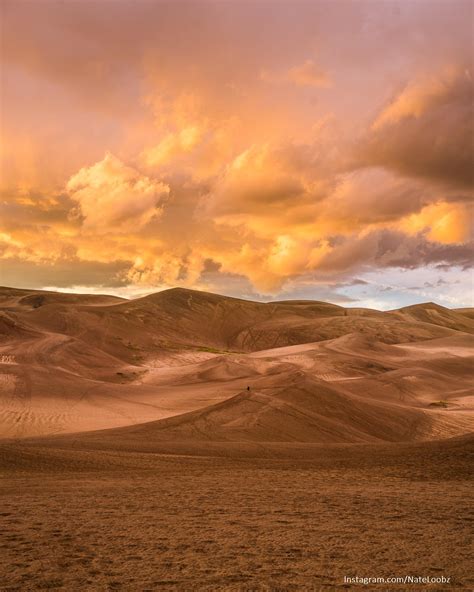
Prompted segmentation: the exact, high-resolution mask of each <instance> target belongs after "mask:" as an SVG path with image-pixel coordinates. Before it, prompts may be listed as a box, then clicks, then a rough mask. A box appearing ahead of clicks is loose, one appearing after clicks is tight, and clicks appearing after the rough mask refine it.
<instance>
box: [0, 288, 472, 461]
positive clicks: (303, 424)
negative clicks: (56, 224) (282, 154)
mask: <svg viewBox="0 0 474 592" xmlns="http://www.w3.org/2000/svg"><path fill="white" fill-rule="evenodd" d="M0 306H1V308H0V331H1V333H0V339H1V340H0V362H1V363H0V396H1V399H0V401H1V405H0V437H3V438H8V439H11V438H14V439H16V438H32V437H33V438H34V437H38V436H41V437H46V436H48V437H50V436H53V435H55V434H68V433H69V434H73V433H74V434H75V436H74V437H75V438H76V441H77V437H78V436H77V434H79V433H81V434H82V435H81V436H80V440H81V442H83V443H84V445H86V444H87V443H89V444H91V443H94V445H97V442H99V441H103V442H104V443H107V446H111V445H112V442H113V441H120V442H121V445H122V446H124V445H126V444H127V442H128V444H129V445H130V446H132V448H133V447H135V448H137V447H138V448H140V446H141V445H143V446H145V443H146V447H147V449H149V448H150V442H155V444H156V446H157V447H161V448H162V447H163V443H164V442H167V443H168V445H171V444H172V443H175V444H176V446H178V444H179V445H181V446H182V444H183V442H185V443H186V446H185V447H186V449H188V450H189V449H192V446H193V443H194V444H195V445H196V446H197V445H198V444H199V446H202V445H203V443H207V445H208V444H209V443H219V442H220V443H227V444H226V445H227V446H229V443H232V442H234V443H240V444H242V443H248V444H255V443H272V442H273V443H279V444H281V443H283V442H287V443H289V444H294V443H301V444H304V445H308V444H338V443H346V444H348V443H354V444H355V443H358V444H360V443H381V442H415V441H420V440H429V439H440V438H450V437H456V436H460V435H462V434H466V433H469V432H472V431H473V426H474V423H473V413H472V412H473V389H472V384H473V383H472V368H473V364H472V362H473V355H472V343H473V340H474V337H473V333H474V320H473V319H472V318H471V317H470V316H469V314H466V311H463V312H460V311H452V310H450V309H446V308H444V307H441V306H439V305H436V304H433V303H427V304H420V305H415V306H410V307H405V308H402V309H400V310H397V311H389V312H381V311H374V310H369V309H367V310H365V309H350V308H343V307H341V306H338V305H333V304H329V303H325V302H314V301H281V302H270V303H261V302H252V301H246V300H241V299H237V298H230V297H225V296H220V295H217V294H210V293H205V292H198V291H194V290H186V289H182V288H175V289H170V290H165V291H163V292H159V293H156V294H152V295H149V296H145V297H143V298H138V299H136V300H130V301H129V300H123V299H119V298H114V297H109V296H105V297H102V296H95V295H92V296H91V295H78V294H62V293H54V292H42V291H38V290H36V291H32V290H16V289H13V288H1V289H0ZM247 389H249V390H247ZM104 430H105V431H104ZM88 432H90V433H88ZM60 438H62V439H64V438H67V436H60ZM132 441H133V442H132ZM140 443H141V444H140ZM87 445H88V444H87ZM104 445H105V444H104Z"/></svg>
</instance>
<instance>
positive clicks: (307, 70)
mask: <svg viewBox="0 0 474 592" xmlns="http://www.w3.org/2000/svg"><path fill="white" fill-rule="evenodd" d="M288 80H291V81H292V82H294V83H295V84H296V85H297V86H313V87H322V88H327V87H329V86H331V84H332V82H331V79H330V78H329V75H328V74H327V72H325V71H324V70H323V69H322V68H321V67H320V66H318V65H317V64H315V63H314V62H313V60H306V61H305V62H304V63H303V64H301V65H300V66H294V67H293V68H291V69H290V70H289V72H288Z"/></svg>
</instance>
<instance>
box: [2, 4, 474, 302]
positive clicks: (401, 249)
mask: <svg viewBox="0 0 474 592" xmlns="http://www.w3.org/2000/svg"><path fill="white" fill-rule="evenodd" d="M0 5H1V23H2V24H1V27H2V28H1V46H0V47H1V51H0V58H1V69H0V82H1V88H0V140H1V141H0V284H2V285H8V286H14V287H22V288H25V287H28V288H47V289H58V290H65V291H76V292H92V293H108V294H117V295H120V296H125V297H136V296H139V295H143V294H147V293H150V292H153V291H158V290H162V289H166V288H168V287H175V286H182V287H187V288H194V289H199V290H207V291H211V292H217V293H221V294H227V295H231V296H238V297H243V298H253V299H258V300H275V299H278V300H281V299H300V298H301V299H316V300H327V301H331V302H334V303H338V304H342V305H346V306H368V307H373V308H380V309H390V308H397V307H400V306H404V305H408V304H413V303H417V302H426V301H434V302H437V303H439V304H442V305H445V306H449V307H453V308H455V307H462V306H472V305H473V303H472V298H473V272H472V263H473V256H472V255H473V233H474V230H473V205H472V197H473V170H474V169H473V162H472V160H473V152H474V149H473V138H474V130H473V126H474V118H473V75H474V73H473V47H472V22H473V14H472V12H473V3H472V2H470V1H464V0H462V1H458V0H449V1H448V0H444V1H442V2H437V1H436V0H430V1H428V0H416V1H415V0H403V1H396V2H391V1H383V2H382V1H378V0H377V1H367V0H357V1H356V0H352V1H349V0H331V1H323V0H321V1H313V2H310V1H305V2H299V1H298V0H291V1H290V0H285V1H273V0H260V1H258V2H256V1H246V0H245V1H244V0H240V1H224V0H221V1H218V2H210V1H194V2H185V1H176V0H174V1H169V2H161V1H153V0H134V1H133V2H131V1H120V0H96V1H83V2H82V1H79V0H62V1H59V0H54V1H53V0H35V1H33V0H30V1H24V0H14V1H10V0H0Z"/></svg>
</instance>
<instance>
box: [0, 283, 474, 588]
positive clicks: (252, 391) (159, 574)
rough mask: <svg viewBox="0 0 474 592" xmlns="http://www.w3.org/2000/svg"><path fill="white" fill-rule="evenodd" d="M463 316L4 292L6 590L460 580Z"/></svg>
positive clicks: (1, 377)
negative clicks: (382, 577)
mask: <svg viewBox="0 0 474 592" xmlns="http://www.w3.org/2000/svg"><path fill="white" fill-rule="evenodd" d="M473 322H474V321H473V319H472V318H471V317H470V316H469V315H468V314H464V313H463V312H460V311H451V310H448V309H444V308H442V307H437V306H434V305H431V304H428V305H419V306H417V307H408V308H405V309H401V310H400V311H390V312H387V313H384V312H380V311H374V310H365V309H344V308H342V307H340V306H334V305H331V304H326V303H320V302H307V301H294V302H277V303H270V304H263V303H258V302H247V301H244V300H238V299H233V298H226V297H223V296H218V295H214V294H206V293H199V292H195V291H189V290H182V289H179V290H168V291H165V292H161V293H159V294H154V295H151V296H147V297H146V298H139V299H137V300H133V301H125V300H121V299H114V298H109V297H104V298H102V297H100V296H99V297H96V296H82V295H63V294H55V293H52V292H45V293H42V292H39V291H28V290H27V291H24V290H13V289H10V288H7V289H0V474H1V476H2V479H1V480H0V484H1V485H0V501H1V504H2V512H1V514H2V529H3V534H4V538H5V541H6V542H4V543H1V542H0V549H1V551H2V553H0V582H1V584H0V586H1V587H2V589H3V588H5V589H6V590H45V589H51V588H54V589H59V590H76V589H82V588H84V587H85V588H87V589H88V590H115V589H117V590H157V589H160V590H161V589H163V590H194V589H199V590H217V589H219V590H236V591H237V590H243V589H255V590H260V589H281V590H306V589H328V590H329V589H331V590H333V589H334V590H343V589H347V584H345V583H344V577H345V576H346V575H348V574H357V573H361V574H363V575H366V574H374V575H379V574H395V575H400V573H401V572H403V573H413V574H421V575H430V576H433V577H434V576H437V575H439V574H443V575H446V576H450V577H451V578H452V582H453V586H455V587H456V589H465V590H470V589H472V584H473V580H472V570H470V561H469V560H470V554H469V544H468V543H466V544H465V545H463V546H459V540H461V539H462V540H464V541H468V540H469V536H470V531H469V526H470V522H469V521H470V520H471V521H472V510H471V507H472V503H470V501H469V495H470V493H471V492H472V485H471V483H470V482H469V479H470V476H471V475H472V466H473V464H472V450H473V436H472V433H473V432H474V395H473V389H472V386H473V381H472V374H473V368H474V364H473V362H474V359H473V349H472V345H473V341H474V336H473V335H472V323H473ZM456 545H457V547H456V548H457V549H458V550H457V555H456V561H455V562H453V561H452V555H451V551H452V549H453V548H454V547H455V546H456ZM361 565H363V569H362V568H361ZM401 566H402V567H401ZM390 589H393V590H406V587H405V586H404V585H403V584H400V585H396V586H393V587H391V588H390ZM431 589H438V588H431Z"/></svg>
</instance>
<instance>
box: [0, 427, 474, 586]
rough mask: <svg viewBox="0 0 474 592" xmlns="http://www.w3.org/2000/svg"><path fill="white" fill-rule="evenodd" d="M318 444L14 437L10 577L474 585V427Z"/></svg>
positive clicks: (97, 582) (56, 582) (6, 523)
mask: <svg viewBox="0 0 474 592" xmlns="http://www.w3.org/2000/svg"><path fill="white" fill-rule="evenodd" d="M312 456H313V459H312V460H306V461H305V460H295V459H293V460H290V461H288V460H281V459H276V460H275V459H273V460H271V459H258V458H247V459H242V458H240V457H239V455H236V456H234V457H233V458H232V457H231V458H211V457H197V458H193V457H182V456H170V455H166V456H162V455H156V454H150V453H148V454H138V453H132V452H121V453H117V452H111V451H107V452H101V451H95V452H91V451H87V452H85V451H81V450H78V451H75V452H74V451H73V450H71V449H69V450H65V449H58V448H38V447H37V446H21V445H18V444H10V445H5V446H3V447H2V448H1V456H0V459H1V461H0V462H1V466H2V477H3V479H2V484H1V488H0V496H1V498H0V499H1V503H0V505H1V507H2V524H3V532H2V543H1V545H2V547H1V553H0V557H1V560H0V561H1V565H2V568H1V573H2V574H3V575H2V590H45V589H59V590H79V589H88V590H104V591H105V590H150V591H151V590H275V589H279V590H328V589H329V590H345V589H348V587H347V585H344V582H343V578H344V576H345V575H348V576H351V575H360V576H361V577H365V576H390V575H406V574H412V575H422V576H426V575H429V576H432V577H437V576H439V575H444V576H450V577H451V584H450V586H449V587H442V586H439V585H431V586H429V585H428V586H423V587H422V588H417V587H416V586H414V587H413V589H428V590H448V589H449V590H452V589H459V590H472V589H473V587H474V579H473V571H472V559H471V557H470V549H471V545H472V524H473V521H474V512H473V505H472V481H471V480H470V477H471V476H472V475H471V473H472V465H473V462H474V440H473V439H472V438H471V439H461V440H449V441H446V443H444V444H442V445H439V444H438V445H435V446H432V445H429V444H428V445H409V446H406V447H397V449H396V450H394V449H393V447H388V448H387V447H386V446H382V447H380V446H379V447H377V446H376V447H369V448H366V447H362V448H360V450H358V447H356V450H354V449H353V447H349V448H342V449H331V448H329V449H328V448H322V449H321V448H320V449H318V450H315V451H313V455H312ZM351 589H352V588H351ZM354 589H357V586H355V587H354ZM368 589H372V590H375V589H382V590H407V589H410V588H408V587H407V586H404V585H390V586H387V587H384V586H377V587H372V588H371V587H370V586H369V588H368Z"/></svg>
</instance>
